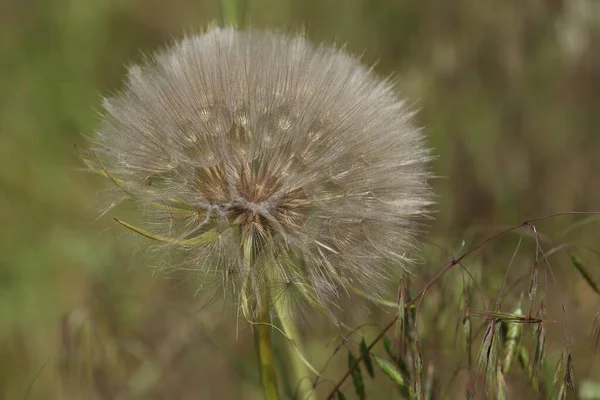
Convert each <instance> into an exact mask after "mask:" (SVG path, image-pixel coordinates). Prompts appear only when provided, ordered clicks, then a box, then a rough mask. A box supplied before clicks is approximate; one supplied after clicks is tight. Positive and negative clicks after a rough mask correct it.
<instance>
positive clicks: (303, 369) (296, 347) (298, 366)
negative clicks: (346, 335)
mask: <svg viewBox="0 0 600 400" xmlns="http://www.w3.org/2000/svg"><path fill="white" fill-rule="evenodd" d="M275 309H276V310H277V314H278V316H279V320H280V321H281V327H282V328H283V332H284V333H285V335H286V336H287V338H288V339H289V340H290V342H291V343H289V346H288V350H289V354H290V360H291V362H292V369H293V372H294V378H295V379H294V381H295V382H296V386H295V389H296V398H297V399H300V400H314V399H316V397H315V392H314V390H313V387H312V381H311V379H310V376H311V372H310V369H309V366H308V365H307V364H308V362H307V361H306V359H305V358H304V356H303V355H302V349H301V348H300V336H299V334H298V330H297V329H296V325H295V324H294V321H293V319H292V318H291V316H290V315H289V313H286V312H285V311H284V310H282V307H280V306H279V305H278V304H277V302H275ZM314 372H316V371H313V373H314Z"/></svg>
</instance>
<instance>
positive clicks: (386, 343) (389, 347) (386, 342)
mask: <svg viewBox="0 0 600 400" xmlns="http://www.w3.org/2000/svg"><path fill="white" fill-rule="evenodd" d="M383 347H384V348H385V352H386V353H387V354H388V356H390V358H391V359H392V360H395V359H396V356H395V355H394V345H393V344H392V340H391V339H390V338H389V337H387V336H384V337H383Z"/></svg>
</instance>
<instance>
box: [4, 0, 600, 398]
mask: <svg viewBox="0 0 600 400" xmlns="http://www.w3.org/2000/svg"><path fill="white" fill-rule="evenodd" d="M242 12H243V14H244V16H245V21H246V23H247V24H249V25H251V26H252V27H255V28H259V27H270V28H276V29H280V30H285V31H296V32H298V31H304V32H306V34H307V35H308V36H309V37H311V38H312V39H314V40H315V41H319V42H320V41H325V42H330V43H331V42H337V43H342V44H345V46H346V48H347V49H348V50H349V51H351V52H353V53H355V54H362V58H363V60H364V62H365V63H367V64H375V65H376V67H375V68H376V70H377V71H378V72H379V73H380V74H381V75H390V74H394V77H395V78H396V79H397V81H398V89H399V91H400V93H401V94H402V95H403V96H405V97H407V98H409V99H411V101H412V102H413V104H414V105H415V107H417V108H418V109H420V110H421V111H420V113H419V115H418V117H417V118H418V122H419V124H421V125H422V126H423V127H424V129H425V130H426V132H427V135H428V136H429V138H430V143H431V145H432V146H433V147H434V148H435V149H436V152H437V154H438V158H437V159H436V160H435V162H434V169H435V173H436V175H437V176H439V178H438V179H436V180H435V182H434V185H435V189H436V193H437V195H438V202H439V204H438V206H437V210H438V212H437V213H436V214H435V221H432V223H431V230H432V233H431V238H432V240H433V241H435V243H438V244H440V245H441V246H443V247H445V248H448V249H452V250H457V249H460V248H461V243H462V241H465V242H466V245H469V244H471V243H472V242H473V241H474V240H475V239H476V238H481V237H483V236H482V235H483V234H485V233H487V232H490V231H491V230H493V229H494V228H496V227H499V226H503V225H511V224H515V223H518V222H520V221H522V220H524V219H526V218H529V217H533V216H538V215H544V214H549V213H554V212H559V211H574V210H577V211H590V210H594V211H599V210H600V185H599V173H600V132H598V127H599V126H600V3H599V2H598V1H595V0H531V1H488V0H458V1H452V2H450V1H447V0H294V1H292V0H247V1H245V2H244V6H243V10H242ZM219 18H220V8H219V4H218V2H217V1H216V0H213V1H210V0H172V1H170V2H165V1H159V0H24V1H19V0H5V1H3V2H2V3H0V105H1V106H0V253H1V255H2V256H1V257H0V398H1V399H22V398H25V396H27V395H28V398H29V399H136V398H140V399H163V398H164V399H167V398H169V399H213V398H214V399H221V398H225V399H229V398H244V399H245V398H248V399H252V398H260V396H261V394H260V389H259V386H258V384H257V372H256V368H255V364H254V363H255V361H254V350H253V347H252V344H253V341H252V335H251V332H250V330H249V328H248V327H247V326H246V325H245V324H244V323H243V322H240V323H239V324H238V323H236V317H235V313H234V311H233V310H232V307H231V306H227V305H224V304H223V303H222V302H221V301H216V302H215V303H214V304H212V305H211V306H210V307H202V305H203V304H204V303H203V301H204V300H206V299H203V298H202V296H199V295H197V294H196V293H195V285H194V282H193V281H190V280H187V279H185V275H178V274H174V275H170V276H164V275H160V274H159V275H155V274H154V273H153V270H152V268H148V267H147V264H151V259H150V258H149V257H148V256H147V254H146V253H144V252H143V249H144V246H145V244H146V243H145V242H144V241H143V240H137V239H135V238H132V237H131V235H129V234H128V233H127V232H123V230H124V228H122V227H120V226H117V225H116V223H114V221H113V220H112V218H110V217H111V216H119V217H122V218H124V219H127V217H128V216H130V215H134V214H135V211H133V209H132V208H118V209H116V210H113V211H112V212H111V213H110V214H109V215H108V216H104V217H102V218H100V219H98V220H96V218H97V217H98V216H99V214H100V204H101V199H100V196H101V194H100V193H101V189H102V188H103V185H104V182H103V181H102V179H101V178H100V177H97V176H95V175H93V174H90V173H88V172H86V171H85V170H84V168H83V166H82V163H81V162H80V160H79V159H78V157H77V153H76V151H75V150H74V145H78V146H80V147H85V146H86V143H85V139H84V138H83V136H82V135H81V134H82V133H83V134H89V133H91V132H93V131H94V129H95V128H96V127H98V125H99V120H100V119H99V115H98V113H99V112H100V110H101V108H100V101H101V97H102V96H103V95H109V94H110V93H111V92H112V91H114V90H117V89H118V88H119V87H120V86H121V84H122V82H123V78H124V74H125V72H126V67H127V65H130V64H132V63H136V62H139V61H141V60H142V58H143V54H144V52H145V53H149V52H151V51H152V50H154V49H157V48H161V47H164V46H165V45H166V44H168V43H170V42H171V41H172V40H173V39H174V38H179V37H181V36H182V35H183V34H184V33H186V32H187V33H190V32H195V31H198V30H200V29H201V28H202V27H204V26H206V24H208V23H211V22H218V21H219ZM581 219H582V218H578V217H562V218H560V219H556V220H552V221H547V222H544V223H543V224H540V227H539V231H540V232H542V233H544V234H546V235H547V239H548V243H552V245H556V244H557V243H563V242H561V241H560V240H563V241H564V242H565V243H566V242H568V243H569V244H570V245H573V244H574V243H575V244H577V246H578V248H579V249H580V250H579V251H580V254H581V256H582V257H583V259H584V261H585V263H586V265H589V269H590V273H591V275H592V276H593V277H594V278H596V277H600V272H599V271H598V269H597V265H598V257H597V255H595V253H594V252H593V251H588V250H585V249H586V248H591V249H596V250H600V240H599V237H600V235H599V234H600V229H599V225H598V224H586V225H583V226H581V227H578V228H577V229H571V230H570V231H569V232H567V231H565V229H569V227H576V226H575V225H574V224H575V223H576V221H580V220H581ZM542 225H543V226H542ZM553 238H557V239H556V241H552V240H553ZM530 242H531V241H529V242H528V243H529V245H528V246H529V247H527V246H525V247H524V250H523V253H522V254H523V256H522V257H521V258H519V260H518V261H516V263H515V266H513V267H512V268H513V269H512V270H513V271H517V272H519V271H520V273H521V274H523V273H525V272H526V271H528V268H531V262H532V260H533V258H534V257H535V246H533V245H532V244H531V243H530ZM552 245H551V244H548V248H552ZM515 248H516V240H515V238H514V237H513V238H512V239H510V238H509V239H507V240H501V241H500V242H499V243H498V244H497V245H494V246H493V247H492V248H490V249H487V250H485V251H484V252H482V253H481V254H478V255H476V256H475V257H473V260H472V261H470V265H472V266H473V268H475V269H476V270H477V271H479V272H478V276H479V277H480V279H481V281H482V283H481V284H482V286H483V287H484V289H485V291H486V293H488V295H489V296H490V298H492V299H494V298H495V296H496V295H497V288H498V286H499V283H498V282H500V281H499V280H498V279H496V280H492V279H491V278H489V277H492V276H500V277H503V274H504V272H505V271H506V267H507V265H508V260H509V259H510V258H511V257H512V254H513V252H514V251H515ZM426 249H428V252H427V255H426V256H425V258H426V259H427V260H428V262H427V263H426V265H424V266H423V271H424V275H423V276H421V274H419V271H417V277H416V278H415V281H414V285H415V290H416V289H418V288H420V287H421V286H422V283H424V282H426V281H427V278H428V277H430V276H431V275H432V273H433V272H435V271H436V270H438V269H439V268H440V267H441V266H442V265H443V263H444V260H445V259H447V256H446V255H445V254H444V253H443V251H440V250H439V249H436V248H435V246H431V248H428V247H426ZM565 259H568V258H563V259H561V258H556V259H555V260H554V261H553V263H552V267H553V269H552V271H551V272H552V274H554V275H553V276H556V281H552V280H550V282H551V283H550V287H549V288H548V287H547V288H546V290H547V292H546V294H547V297H548V303H549V307H550V311H549V313H550V314H552V313H553V312H554V314H555V316H556V318H557V319H560V318H561V311H560V308H561V307H560V306H561V304H564V303H567V304H568V306H567V310H568V320H569V324H568V326H567V328H566V330H565V329H564V328H563V324H562V320H560V321H558V322H556V323H555V324H553V325H552V324H551V326H550V329H549V331H550V330H551V331H552V332H553V333H549V335H550V342H551V344H552V346H554V347H552V346H550V345H549V349H548V352H549V353H550V355H549V357H554V358H552V360H554V361H553V362H554V363H555V362H556V361H555V360H556V359H557V355H558V354H559V353H560V351H562V350H563V348H564V343H565V340H566V339H565V336H566V337H568V340H569V343H570V345H571V347H570V349H572V351H573V353H574V359H575V363H576V364H575V365H576V377H577V378H578V379H584V378H585V379H599V378H600V374H599V373H598V372H595V367H600V364H599V363H598V360H597V358H598V356H594V355H593V352H592V351H591V340H590V338H589V333H590V330H591V327H592V320H593V318H594V314H595V312H596V309H597V307H598V305H599V304H600V301H599V300H598V297H594V296H595V295H594V294H593V293H592V292H591V291H590V290H589V289H588V286H587V285H586V284H585V282H582V280H581V279H578V275H577V273H576V272H575V271H574V270H573V268H572V266H570V265H569V264H568V262H564V260H565ZM429 261H432V262H431V263H429ZM467 264H469V263H467ZM546 275H548V274H546ZM456 281H457V282H458V281H460V279H458V277H457V280H456ZM526 281H527V280H526ZM445 282H446V284H447V285H452V284H454V283H453V282H454V281H453V280H452V278H450V280H447V281H445ZM552 282H554V283H552ZM552 285H554V286H552ZM526 286H527V282H525V287H526ZM525 290H526V289H525ZM448 291H450V292H451V291H452V290H448ZM436 293H437V297H436ZM443 293H444V291H443V290H440V291H439V292H435V293H434V294H432V295H431V300H430V301H431V302H432V303H431V304H430V305H429V306H427V305H426V303H427V301H428V300H427V299H428V297H426V298H425V299H426V300H425V301H424V306H423V311H422V312H423V313H424V316H423V324H425V326H426V327H425V328H423V329H424V330H425V332H424V333H423V334H424V335H425V336H424V339H423V340H424V344H422V345H421V346H422V347H423V348H425V351H424V353H425V360H426V363H430V364H432V365H436V371H438V372H437V375H436V376H437V377H439V378H437V380H438V381H439V382H440V383H439V384H440V386H441V387H444V388H446V389H448V388H449V387H453V385H454V383H449V382H450V380H451V375H452V372H453V371H452V370H448V371H444V368H442V367H438V365H446V364H445V363H447V362H448V356H449V355H450V356H451V355H452V353H451V352H450V353H444V352H447V351H450V350H451V349H452V347H453V346H452V343H453V341H454V340H455V339H454V337H455V331H454V325H453V324H455V320H456V315H457V313H458V312H459V311H458V310H459V307H460V304H459V300H458V297H457V296H455V295H452V297H451V300H450V301H448V304H454V307H455V308H454V309H453V310H454V320H452V321H451V322H449V323H447V324H446V325H444V326H446V328H443V329H446V330H445V331H444V332H445V333H446V334H447V336H448V339H447V340H446V342H447V343H446V344H450V345H449V346H446V347H444V346H442V345H441V344H440V345H438V344H436V343H434V342H432V343H430V346H428V345H427V336H426V335H427V333H428V332H429V331H427V326H428V325H427V324H428V321H429V320H428V317H427V316H428V315H429V314H427V313H428V310H430V309H431V308H432V307H435V305H436V304H439V303H440V300H439V298H438V297H439V296H440V295H442V294H443ZM512 295H513V297H514V298H518V295H519V293H518V292H516V293H513V294H512ZM394 297H395V293H394V292H391V293H390V299H392V300H393V299H394ZM553 299H559V300H556V302H555V303H552V301H553ZM514 304H515V302H514V301H513V302H512V303H510V302H508V303H507V308H510V306H514ZM478 306H479V308H482V306H481V304H478ZM428 307H429V308H428ZM360 310H362V309H360ZM552 310H554V311H552ZM363 311H364V310H363ZM363 311H359V312H357V313H355V314H356V315H354V314H353V315H352V316H349V317H348V319H349V320H350V321H355V323H356V324H358V323H360V322H361V321H362V322H364V321H365V317H366V316H368V317H369V318H370V319H372V320H373V321H374V323H375V324H376V326H375V329H374V330H373V331H371V332H370V333H369V332H366V333H365V335H367V336H369V335H371V336H372V334H373V332H375V333H376V330H377V329H376V327H377V324H385V321H387V320H389V318H390V314H386V313H385V312H383V311H380V310H370V314H369V315H367V314H365V313H363V314H361V312H363ZM432 318H433V317H432ZM430 319H431V318H430ZM442 320H443V318H442ZM447 327H450V329H447ZM431 329H433V328H431ZM303 331H304V333H305V335H306V336H307V338H308V340H307V351H308V357H309V358H311V359H312V360H314V363H315V364H316V365H317V366H319V367H321V366H323V365H324V363H325V361H326V358H327V356H328V355H330V354H331V353H332V352H333V349H334V347H335V345H334V344H331V343H330V342H332V340H333V339H334V338H335V333H336V331H335V328H333V327H331V326H327V324H326V323H325V322H323V324H321V325H317V326H308V327H303ZM565 332H567V333H566V334H565ZM448 348H450V350H448ZM475 348H476V347H475ZM552 348H554V350H552ZM474 351H475V350H474ZM444 358H445V359H446V361H443V359H444ZM344 360H345V358H344V356H340V357H339V359H338V358H336V359H334V361H333V362H332V363H331V364H330V365H329V366H328V367H327V369H326V371H325V373H324V376H325V377H326V378H328V379H333V380H335V379H337V378H338V377H339V376H340V375H341V374H342V373H343V371H344V369H343V368H344V364H345V361H344ZM439 360H442V361H440V364H436V362H437V361H439ZM36 374H37V375H36ZM452 382H454V380H453V381H452ZM30 386H31V387H30ZM328 388H331V384H330V383H329V384H327V383H325V384H323V385H322V387H320V389H319V393H322V394H325V393H326V392H327V390H328ZM367 390H368V393H370V394H372V396H373V398H386V396H388V395H391V394H392V393H393V391H392V389H391V386H390V383H389V382H387V383H383V386H377V387H376V386H375V385H372V384H369V383H368V384H367ZM448 390H449V389H448ZM347 392H349V393H348V397H349V398H352V393H351V392H352V391H351V390H347ZM451 393H454V392H450V391H448V392H445V395H442V396H438V398H449V397H452V396H451ZM457 393H460V391H458V392H457ZM513 394H514V395H515V397H511V398H526V396H525V395H523V396H524V397H522V396H520V395H518V394H516V393H514V392H513Z"/></svg>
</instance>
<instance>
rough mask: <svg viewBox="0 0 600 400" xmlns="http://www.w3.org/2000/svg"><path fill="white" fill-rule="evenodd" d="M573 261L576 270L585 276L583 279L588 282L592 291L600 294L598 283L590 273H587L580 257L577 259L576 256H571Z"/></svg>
mask: <svg viewBox="0 0 600 400" xmlns="http://www.w3.org/2000/svg"><path fill="white" fill-rule="evenodd" d="M571 261H572V262H573V265H574V266H575V268H577V271H579V273H580V274H581V276H583V279H585V280H586V282H587V283H588V285H590V287H591V288H592V290H593V291H594V292H596V293H598V294H600V288H599V287H598V284H597V283H596V281H595V280H594V278H592V276H591V275H590V273H589V272H588V271H587V269H586V268H585V266H584V265H583V263H582V262H581V260H580V259H579V257H577V256H576V255H575V254H571Z"/></svg>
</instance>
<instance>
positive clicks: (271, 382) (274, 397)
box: [255, 288, 279, 400]
mask: <svg viewBox="0 0 600 400" xmlns="http://www.w3.org/2000/svg"><path fill="white" fill-rule="evenodd" d="M269 304H270V299H269V291H268V289H267V288H264V290H262V298H261V305H260V310H259V314H258V321H257V322H258V324H257V325H256V330H255V338H256V351H257V354H258V362H259V364H260V380H261V383H262V387H263V391H264V394H265V400H278V399H279V393H278V391H277V376H276V375H275V360H274V358H273V346H272V344H271V313H270V308H271V307H270V305H269Z"/></svg>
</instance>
